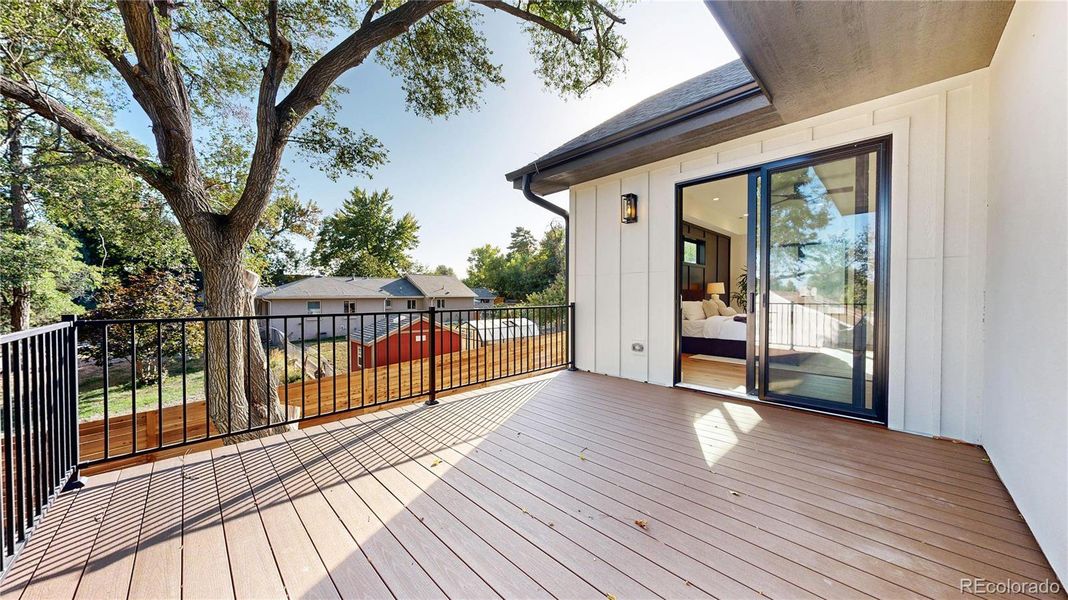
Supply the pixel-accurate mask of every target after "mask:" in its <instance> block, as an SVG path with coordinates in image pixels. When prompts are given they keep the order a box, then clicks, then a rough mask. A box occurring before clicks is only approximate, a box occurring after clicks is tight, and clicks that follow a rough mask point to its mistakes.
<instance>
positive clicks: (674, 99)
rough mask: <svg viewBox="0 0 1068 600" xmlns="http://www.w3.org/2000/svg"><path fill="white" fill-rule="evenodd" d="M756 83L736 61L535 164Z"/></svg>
mask: <svg viewBox="0 0 1068 600" xmlns="http://www.w3.org/2000/svg"><path fill="white" fill-rule="evenodd" d="M753 81H755V80H754V79H753V76H752V75H751V74H750V73H749V70H748V69H746V68H745V65H743V64H742V61H741V60H740V59H739V60H733V61H731V62H729V63H727V64H725V65H723V66H720V67H716V68H715V69H712V70H711V71H706V72H704V73H701V74H700V75H698V76H697V77H694V78H693V79H687V80H686V81H683V82H682V83H679V84H677V85H674V86H672V87H669V88H668V89H666V90H664V91H662V92H660V93H658V94H655V95H653V96H650V97H648V98H646V99H645V100H642V101H641V102H639V103H637V104H635V105H634V106H632V107H630V108H628V109H627V110H624V111H623V112H621V113H619V114H618V115H616V116H614V117H612V118H611V119H608V120H607V121H605V122H604V123H601V124H600V125H598V126H596V127H594V128H593V129H590V130H589V131H587V132H585V133H583V134H582V135H579V136H578V137H575V138H572V139H571V140H569V141H567V142H565V143H563V144H561V145H560V146H559V147H557V148H556V149H555V150H553V151H551V152H549V153H547V154H545V155H544V156H542V157H541V158H539V159H538V160H536V161H534V162H535V163H541V162H549V161H552V160H553V159H554V158H558V157H561V156H563V155H565V154H567V153H569V152H571V151H573V150H576V149H579V148H581V147H583V146H588V145H590V144H594V143H596V142H598V141H600V140H605V139H608V138H610V137H612V136H613V135H616V134H619V133H622V132H624V131H627V130H628V129H633V128H635V127H638V126H641V125H643V124H645V123H647V122H649V121H652V120H654V119H657V118H659V117H663V116H666V115H670V114H671V113H673V112H676V111H678V110H681V109H683V108H686V107H688V106H692V105H694V104H697V103H699V102H701V101H702V100H705V99H708V98H711V97H713V96H718V95H720V94H722V93H723V92H726V91H729V90H732V89H734V88H736V87H740V86H742V85H745V84H747V83H752V82H753Z"/></svg>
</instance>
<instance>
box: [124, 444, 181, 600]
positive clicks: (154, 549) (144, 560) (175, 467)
mask: <svg viewBox="0 0 1068 600" xmlns="http://www.w3.org/2000/svg"><path fill="white" fill-rule="evenodd" d="M181 498H182V460H181V458H177V457H176V458H169V459H166V460H162V461H159V462H157V463H154V464H153V468H152V476H151V478H150V479H149V483H148V500H147V502H146V505H145V514H144V520H143V522H142V524H141V535H140V539H138V542H137V554H136V555H135V557H134V568H133V575H132V577H131V579H130V592H129V597H130V598H139V599H140V598H143V599H145V600H156V599H158V600H164V599H166V598H181V597H182V502H180V501H179V502H175V500H176V499H178V500H180V499H181Z"/></svg>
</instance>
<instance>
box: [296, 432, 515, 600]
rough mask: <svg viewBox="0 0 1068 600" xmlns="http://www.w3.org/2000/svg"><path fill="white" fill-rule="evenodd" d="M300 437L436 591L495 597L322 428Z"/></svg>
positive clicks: (459, 558)
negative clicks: (420, 567)
mask: <svg viewBox="0 0 1068 600" xmlns="http://www.w3.org/2000/svg"><path fill="white" fill-rule="evenodd" d="M302 433H304V434H305V435H307V437H308V439H309V440H310V441H311V442H312V443H313V444H314V445H315V446H316V447H317V448H318V449H319V452H321V453H322V456H323V457H324V458H325V459H327V460H328V461H329V462H330V464H331V465H332V466H333V467H334V468H335V469H336V470H337V472H338V474H339V475H341V477H342V478H344V480H345V482H346V483H347V484H348V485H349V487H351V488H352V489H353V490H354V491H355V492H356V493H357V494H358V495H359V496H360V498H361V499H362V500H363V501H364V502H365V503H366V504H367V506H368V508H370V509H371V511H372V512H373V513H374V516H375V518H377V519H378V521H379V522H381V524H382V525H383V527H385V529H388V530H389V531H390V532H391V533H392V534H393V535H394V536H396V538H397V540H398V541H400V543H401V544H402V545H404V547H405V548H406V549H407V550H408V552H409V553H410V554H411V555H412V558H414V559H415V560H416V561H417V562H419V564H420V565H421V566H422V567H423V569H424V570H425V571H426V572H427V574H428V575H429V576H430V577H431V578H433V579H434V581H435V582H436V583H437V585H438V587H440V588H441V590H442V591H443V592H445V594H447V595H448V596H449V597H452V598H493V597H497V595H496V594H495V592H493V590H492V588H491V587H489V585H488V584H487V583H486V582H485V581H484V580H483V579H482V578H481V577H480V576H479V575H478V574H477V573H476V572H475V571H474V570H473V569H472V568H471V567H470V565H468V564H467V563H465V562H464V561H463V558H462V557H461V556H460V555H458V554H457V553H456V551H455V550H454V549H453V548H450V547H449V546H447V545H445V543H443V542H442V541H441V539H440V538H438V537H436V536H435V535H434V532H432V531H431V530H430V529H428V528H427V526H426V525H425V524H424V523H423V522H422V521H420V520H419V518H418V517H416V516H415V515H414V514H412V512H411V511H410V510H408V509H407V508H406V507H405V506H404V504H403V503H401V502H400V501H398V500H397V498H396V497H394V496H393V495H392V494H391V493H390V492H389V490H388V489H387V488H386V487H385V486H384V485H382V483H381V482H380V481H379V480H378V479H376V478H375V477H374V476H373V475H372V474H371V473H370V472H369V471H367V470H366V469H363V468H362V467H361V466H360V465H359V463H357V462H356V461H355V460H353V458H352V456H351V455H350V454H348V452H346V451H345V449H344V448H343V447H342V446H341V445H340V444H338V442H337V440H336V439H334V437H333V436H331V435H330V434H329V433H328V432H327V431H325V430H324V429H322V428H321V427H316V428H314V429H310V430H305V431H303V432H302Z"/></svg>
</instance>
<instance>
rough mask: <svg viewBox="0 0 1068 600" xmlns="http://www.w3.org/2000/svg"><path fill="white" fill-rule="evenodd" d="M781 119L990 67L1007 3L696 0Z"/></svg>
mask: <svg viewBox="0 0 1068 600" xmlns="http://www.w3.org/2000/svg"><path fill="white" fill-rule="evenodd" d="M706 4H707V6H708V9H709V10H710V11H711V12H712V14H713V16H715V18H716V21H718V22H719V25H720V27H721V28H722V29H723V32H724V33H725V34H726V35H727V37H728V38H729V39H730V40H731V43H732V44H734V47H735V49H736V50H737V51H738V54H739V55H740V56H741V58H742V62H743V63H745V66H746V67H747V68H748V69H749V72H750V73H752V74H753V76H754V77H756V79H757V80H758V81H759V82H760V83H761V84H762V85H763V87H764V89H765V91H766V92H767V94H768V95H769V96H770V98H771V103H772V104H773V105H774V106H775V110H776V111H777V112H778V113H779V115H780V116H781V117H782V119H783V121H784V122H786V123H791V122H794V121H798V120H800V119H804V118H807V117H811V116H814V115H819V114H823V113H827V112H830V111H832V110H837V109H839V108H843V107H846V106H850V105H853V104H858V103H860V102H866V101H868V100H874V99H875V98H881V97H883V96H888V95H890V94H894V93H897V92H901V91H904V90H907V89H911V88H914V87H918V86H921V85H924V84H927V83H932V82H935V81H940V80H942V79H947V78H949V77H953V76H955V75H961V74H963V73H967V72H969V71H974V70H976V69H981V68H983V67H987V66H989V65H990V60H991V58H993V56H994V50H995V49H996V48H997V45H998V41H999V40H1000V39H1001V32H1002V30H1004V28H1005V22H1006V21H1007V20H1008V18H1009V13H1010V12H1011V11H1012V6H1013V2H1011V1H1008V2H1004V1H1003V2H996V1H995V2H950V1H935V2H797V1H794V2H749V1H744V0H706Z"/></svg>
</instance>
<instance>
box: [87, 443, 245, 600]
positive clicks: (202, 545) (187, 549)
mask: <svg viewBox="0 0 1068 600" xmlns="http://www.w3.org/2000/svg"><path fill="white" fill-rule="evenodd" d="M90 481H91V480H90ZM181 504H182V597H183V598H193V599H195V600H201V599H205V600H206V599H210V598H219V599H227V598H233V597H234V584H233V578H232V576H231V574H230V559H229V555H228V554H227V551H226V532H225V531H224V530H223V523H222V508H221V506H220V504H219V486H218V483H217V482H216V481H215V469H214V468H213V466H212V460H211V452H196V453H193V454H190V455H189V456H186V457H183V458H182V502H181Z"/></svg>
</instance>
